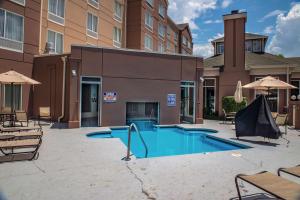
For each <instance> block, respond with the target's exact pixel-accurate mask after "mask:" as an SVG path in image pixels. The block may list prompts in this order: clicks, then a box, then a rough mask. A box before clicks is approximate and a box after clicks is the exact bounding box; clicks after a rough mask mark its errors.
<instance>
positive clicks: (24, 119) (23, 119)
mask: <svg viewBox="0 0 300 200" xmlns="http://www.w3.org/2000/svg"><path fill="white" fill-rule="evenodd" d="M15 114H16V121H15V123H16V122H19V123H20V124H21V126H23V123H26V126H28V123H29V120H28V116H27V113H26V112H25V111H16V112H15Z"/></svg>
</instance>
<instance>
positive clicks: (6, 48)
mask: <svg viewBox="0 0 300 200" xmlns="http://www.w3.org/2000/svg"><path fill="white" fill-rule="evenodd" d="M0 10H3V11H4V25H3V29H4V32H3V37H2V36H0V38H1V39H3V40H7V41H12V42H17V43H20V44H21V45H22V50H18V49H13V48H9V47H4V46H0V49H5V50H9V51H14V52H19V53H23V52H24V36H25V24H24V22H25V19H24V18H25V17H24V16H23V15H19V14H17V13H14V12H11V11H9V10H6V9H4V8H0ZM7 12H9V13H11V14H13V15H16V16H19V17H21V18H22V24H23V27H22V41H18V40H13V39H9V38H6V37H5V30H6V13H7Z"/></svg>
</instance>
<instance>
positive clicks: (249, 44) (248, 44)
mask: <svg viewBox="0 0 300 200" xmlns="http://www.w3.org/2000/svg"><path fill="white" fill-rule="evenodd" d="M245 51H248V52H252V41H251V40H247V41H246V42H245Z"/></svg>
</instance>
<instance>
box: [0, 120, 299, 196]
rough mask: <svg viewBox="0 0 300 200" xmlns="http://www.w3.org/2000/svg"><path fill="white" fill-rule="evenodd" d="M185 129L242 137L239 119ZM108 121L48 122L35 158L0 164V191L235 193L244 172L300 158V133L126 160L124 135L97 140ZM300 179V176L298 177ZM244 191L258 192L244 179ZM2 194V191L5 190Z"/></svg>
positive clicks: (41, 193) (35, 193)
mask: <svg viewBox="0 0 300 200" xmlns="http://www.w3.org/2000/svg"><path fill="white" fill-rule="evenodd" d="M182 126H184V127H186V128H190V127H198V128H211V129H216V130H218V131H219V132H218V133H216V134H214V135H215V136H218V137H221V138H226V139H230V138H233V139H232V141H236V140H235V139H234V138H235V133H234V130H232V128H233V126H232V125H230V124H226V125H224V124H220V122H219V121H205V122H204V124H203V125H182ZM101 129H102V128H80V129H51V128H49V127H44V132H45V134H44V136H43V143H42V146H41V149H40V156H39V158H38V160H35V161H21V162H13V163H2V164H0V192H1V193H2V196H4V197H6V199H9V200H10V199H14V200H15V199H16V200H19V199H31V200H35V199H43V200H48V199H49V200H50V199H72V200H74V199H130V200H132V199H137V200H140V199H162V200H165V199H167V200H168V199H184V200H185V199H231V198H235V197H236V196H237V193H236V189H235V185H234V177H235V175H236V174H239V173H248V174H251V173H256V172H259V171H263V170H268V171H271V172H273V173H275V172H276V170H277V169H278V168H279V167H282V166H287V167H289V166H294V165H297V164H300V153H299V152H300V137H299V136H300V132H298V131H296V130H288V135H287V136H284V137H286V138H287V139H288V140H289V141H290V143H287V141H286V140H284V139H279V140H271V143H264V142H262V141H263V138H242V139H243V140H240V141H238V142H239V143H241V144H245V145H248V146H251V147H253V148H250V149H241V150H234V151H224V152H214V153H208V154H189V155H181V156H169V157H159V158H149V159H132V160H131V161H129V162H125V161H122V160H121V158H122V157H124V156H125V154H126V147H125V146H124V145H123V144H122V142H121V141H120V140H119V139H92V138H88V137H86V134H87V133H89V132H95V131H98V130H101ZM294 181H298V183H300V181H299V180H294ZM244 185H245V187H244V188H243V190H242V192H243V195H249V194H251V193H256V192H258V191H257V190H254V189H253V188H252V187H250V186H248V185H247V184H244ZM0 199H1V195H0Z"/></svg>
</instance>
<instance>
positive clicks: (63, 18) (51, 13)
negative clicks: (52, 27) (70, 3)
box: [47, 0, 66, 26]
mask: <svg viewBox="0 0 300 200" xmlns="http://www.w3.org/2000/svg"><path fill="white" fill-rule="evenodd" d="M53 1H57V2H58V1H60V0H53ZM57 5H58V4H57ZM49 7H50V0H48V13H47V19H48V21H51V22H53V23H55V24H59V25H62V26H64V25H65V15H66V0H64V16H63V17H61V16H59V15H57V14H55V13H53V12H51V11H50V10H49ZM57 9H58V7H57V8H56V11H57ZM51 15H53V16H55V17H57V18H60V19H62V20H63V23H60V22H58V21H55V20H53V19H50V17H49V16H51Z"/></svg>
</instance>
